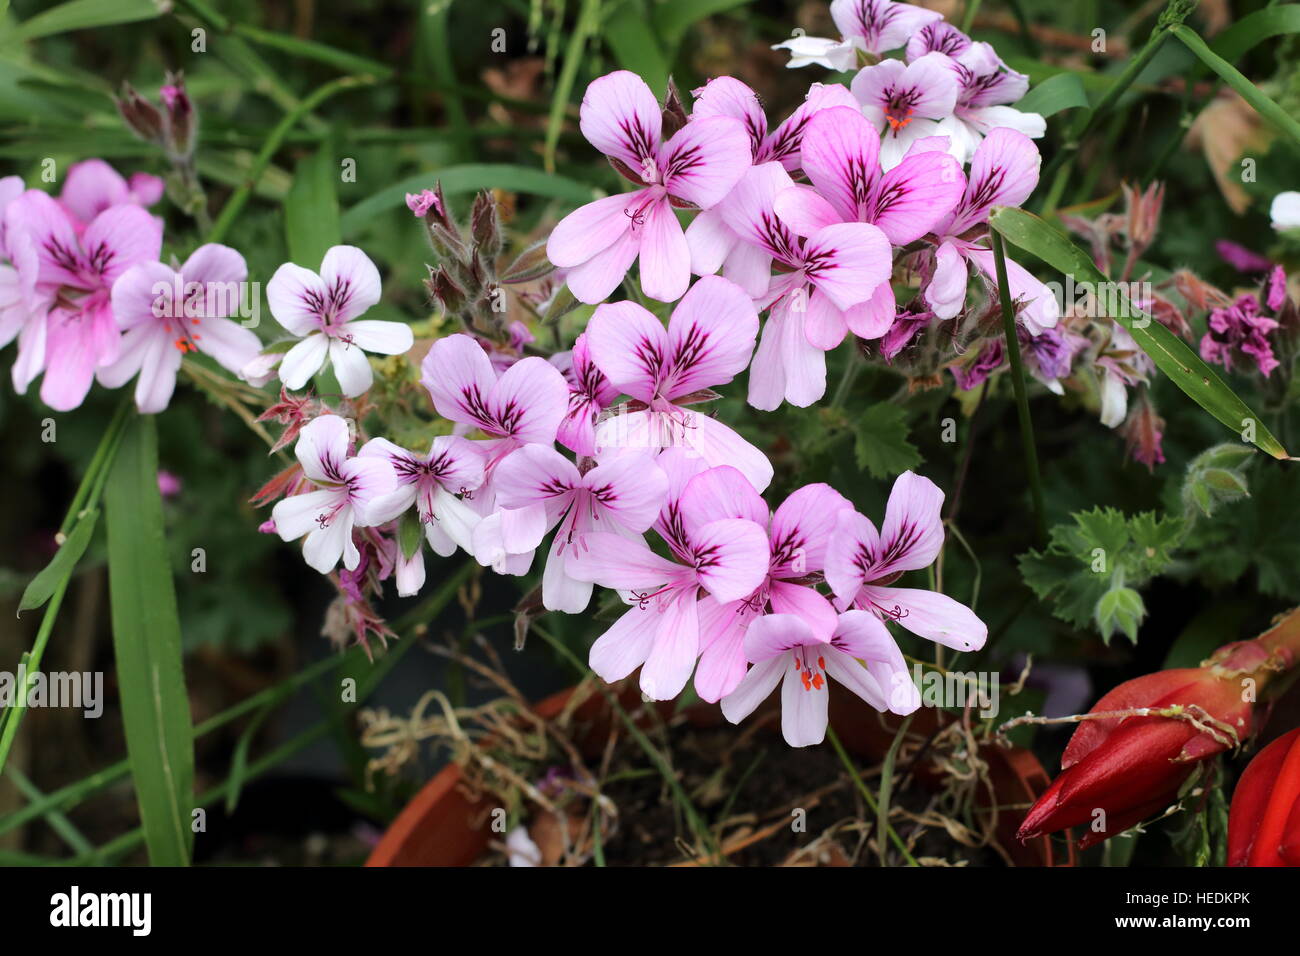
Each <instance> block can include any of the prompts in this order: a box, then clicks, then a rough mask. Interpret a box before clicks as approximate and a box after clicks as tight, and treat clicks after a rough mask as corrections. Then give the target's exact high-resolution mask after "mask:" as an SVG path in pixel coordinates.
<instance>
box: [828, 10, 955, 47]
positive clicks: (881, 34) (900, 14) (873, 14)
mask: <svg viewBox="0 0 1300 956" xmlns="http://www.w3.org/2000/svg"><path fill="white" fill-rule="evenodd" d="M831 17H832V19H834V20H835V26H837V27H838V28H839V31H840V33H841V34H843V35H844V38H845V39H846V40H851V41H852V42H853V45H854V46H855V47H857V48H858V49H859V50H862V51H863V52H864V53H872V54H875V55H877V56H879V55H880V54H881V53H887V52H889V51H890V50H897V49H898V48H899V47H901V46H902V45H903V44H905V43H907V41H908V38H909V37H911V36H912V35H913V34H915V33H916V32H917V31H918V30H920V29H921V28H922V27H923V26H925V25H926V24H927V23H933V22H934V21H936V20H942V19H943V14H942V13H939V12H938V11H936V10H927V9H925V8H924V7H916V6H913V5H912V4H910V3H892V2H890V0H834V2H833V3H832V4H831Z"/></svg>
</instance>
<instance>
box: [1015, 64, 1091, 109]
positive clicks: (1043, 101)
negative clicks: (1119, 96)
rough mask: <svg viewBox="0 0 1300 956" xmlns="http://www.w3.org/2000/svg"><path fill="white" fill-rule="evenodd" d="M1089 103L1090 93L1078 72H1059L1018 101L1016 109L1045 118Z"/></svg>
mask: <svg viewBox="0 0 1300 956" xmlns="http://www.w3.org/2000/svg"><path fill="white" fill-rule="evenodd" d="M1087 105H1088V94H1087V92H1086V91H1085V90H1084V88H1083V83H1082V82H1081V81H1080V80H1079V76H1078V74H1076V73H1057V74H1056V75H1055V76H1049V77H1048V78H1047V79H1045V80H1043V82H1041V83H1039V84H1038V85H1037V86H1035V87H1034V88H1033V89H1032V90H1030V91H1029V92H1028V93H1026V94H1025V95H1024V97H1023V98H1021V100H1020V101H1019V102H1018V103H1016V109H1018V110H1021V111H1022V112H1026V113H1037V114H1038V115H1039V116H1042V117H1044V118H1046V117H1048V116H1054V115H1055V114H1057V113H1060V112H1061V111H1062V110H1069V109H1075V108H1076V107H1080V106H1084V107H1086V106H1087Z"/></svg>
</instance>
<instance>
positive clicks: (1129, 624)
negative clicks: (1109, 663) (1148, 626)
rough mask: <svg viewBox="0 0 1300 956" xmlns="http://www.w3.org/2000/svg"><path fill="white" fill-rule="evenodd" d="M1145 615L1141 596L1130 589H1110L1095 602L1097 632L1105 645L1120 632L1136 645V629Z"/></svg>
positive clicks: (1144, 606)
mask: <svg viewBox="0 0 1300 956" xmlns="http://www.w3.org/2000/svg"><path fill="white" fill-rule="evenodd" d="M1146 613H1147V609H1146V605H1145V604H1144V603H1143V602H1142V595H1140V594H1138V593H1137V591H1134V590H1133V589H1132V588H1111V589H1110V590H1109V591H1107V592H1106V593H1105V594H1103V595H1102V596H1101V599H1100V600H1099V601H1098V602H1097V611H1096V615H1097V630H1098V631H1100V632H1101V637H1102V640H1104V641H1105V642H1106V643H1110V638H1111V635H1113V634H1114V633H1115V631H1117V630H1120V631H1123V632H1124V635H1125V636H1126V637H1127V638H1128V639H1129V640H1130V641H1132V642H1133V643H1134V644H1136V643H1137V635H1138V627H1139V626H1140V625H1141V623H1142V619H1143V618H1144V617H1146Z"/></svg>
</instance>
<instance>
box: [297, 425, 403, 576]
mask: <svg viewBox="0 0 1300 956" xmlns="http://www.w3.org/2000/svg"><path fill="white" fill-rule="evenodd" d="M351 444H352V439H351V436H350V435H349V434H348V425H347V422H345V421H344V420H343V419H342V418H340V417H339V416H337V415H321V416H320V417H319V418H315V419H312V421H310V422H309V423H308V424H307V425H306V426H305V427H304V428H303V430H302V432H301V433H300V434H299V436H298V444H297V445H295V446H294V454H295V455H297V456H298V462H299V464H301V465H302V470H303V474H304V475H305V476H306V477H307V479H308V480H309V481H311V482H312V483H313V484H314V485H315V486H316V490H315V491H308V492H306V493H305V494H298V495H294V496H293V497H291V498H284V499H281V500H280V501H278V502H276V505H275V507H274V508H273V509H272V510H271V520H272V521H274V522H275V531H276V533H277V534H279V535H280V537H281V538H282V539H283V540H285V541H293V540H296V539H298V538H303V537H304V536H305V540H304V541H303V546H302V554H303V557H304V558H305V559H306V560H307V564H309V565H310V566H311V567H312V568H314V569H316V570H317V571H319V572H320V573H321V574H329V573H330V572H331V571H333V570H334V568H335V566H336V565H337V564H338V563H339V560H340V559H342V561H343V567H345V568H346V569H347V570H349V571H353V570H355V569H356V567H357V565H358V564H359V563H360V562H361V552H360V551H358V550H357V546H356V544H355V543H354V542H353V540H352V529H353V527H354V526H362V527H364V526H367V525H372V524H376V523H377V522H376V521H374V520H373V519H372V516H371V512H370V509H371V506H372V505H373V504H374V503H375V502H376V501H377V500H382V499H383V497H384V496H385V495H388V494H390V493H391V492H392V491H394V490H395V488H396V485H397V479H396V476H395V475H394V474H393V466H392V465H391V464H389V462H388V459H386V458H383V457H381V456H369V457H366V458H349V457H348V451H349V449H350V446H351Z"/></svg>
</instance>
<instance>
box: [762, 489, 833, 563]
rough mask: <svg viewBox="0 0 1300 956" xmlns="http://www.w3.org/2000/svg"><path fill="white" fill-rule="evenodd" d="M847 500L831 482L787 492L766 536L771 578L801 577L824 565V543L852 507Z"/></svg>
mask: <svg viewBox="0 0 1300 956" xmlns="http://www.w3.org/2000/svg"><path fill="white" fill-rule="evenodd" d="M852 507H853V506H852V505H850V504H849V502H848V499H846V498H845V497H844V496H843V495H841V494H840V493H839V492H838V491H836V490H835V489H834V488H832V487H831V486H830V485H827V484H823V483H822V482H817V483H815V484H811V485H804V486H803V487H802V488H799V489H798V490H796V491H793V492H791V493H790V495H789V496H787V497H786V499H785V501H783V502H781V506H780V507H779V508H777V509H776V512H775V513H774V514H773V515H772V526H771V529H770V530H769V532H768V534H769V537H770V538H771V539H772V549H773V553H774V555H775V556H781V555H782V552H785V555H784V556H782V557H781V560H780V561H779V562H777V563H775V564H774V565H773V567H772V574H773V576H774V577H802V576H803V575H805V574H813V573H815V572H817V571H821V570H823V569H824V568H825V566H826V543H827V542H828V541H829V540H830V536H831V534H832V533H833V532H834V531H835V529H836V527H838V524H839V514H840V512H841V511H844V510H846V509H847V510H852Z"/></svg>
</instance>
